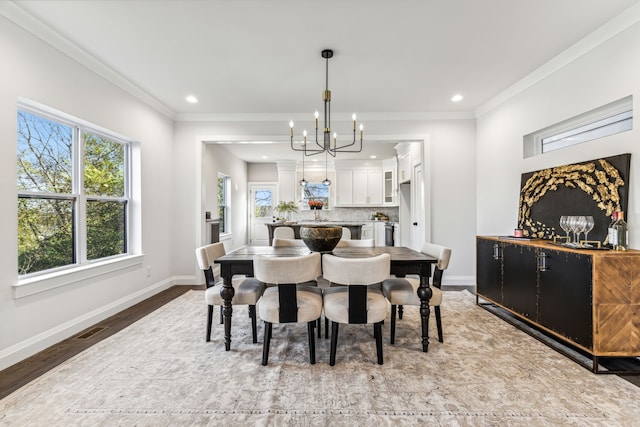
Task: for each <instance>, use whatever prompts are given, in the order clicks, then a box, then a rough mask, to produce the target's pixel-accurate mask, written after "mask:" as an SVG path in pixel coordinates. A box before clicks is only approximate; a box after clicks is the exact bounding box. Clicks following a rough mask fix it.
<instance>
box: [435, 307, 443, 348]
mask: <svg viewBox="0 0 640 427" xmlns="http://www.w3.org/2000/svg"><path fill="white" fill-rule="evenodd" d="M433 308H434V311H435V313H436V326H437V328H438V341H440V342H444V340H443V338H442V318H441V317H440V306H439V305H436V306H435V307H433Z"/></svg>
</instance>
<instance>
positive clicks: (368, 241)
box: [336, 239, 376, 248]
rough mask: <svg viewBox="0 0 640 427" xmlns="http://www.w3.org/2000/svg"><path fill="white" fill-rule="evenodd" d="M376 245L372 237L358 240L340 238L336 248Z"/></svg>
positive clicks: (371, 246)
mask: <svg viewBox="0 0 640 427" xmlns="http://www.w3.org/2000/svg"><path fill="white" fill-rule="evenodd" d="M375 245H376V241H375V240H374V239H360V240H344V239H340V240H339V241H338V244H337V245H336V248H373V247H375Z"/></svg>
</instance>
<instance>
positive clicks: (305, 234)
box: [300, 225, 342, 252]
mask: <svg viewBox="0 0 640 427" xmlns="http://www.w3.org/2000/svg"><path fill="white" fill-rule="evenodd" d="M300 238H301V239H302V241H303V242H304V244H305V245H307V247H308V248H309V249H310V250H311V251H312V252H331V251H333V248H335V247H336V245H337V244H338V242H339V241H340V239H341V238H342V227H331V226H328V225H304V226H302V227H300Z"/></svg>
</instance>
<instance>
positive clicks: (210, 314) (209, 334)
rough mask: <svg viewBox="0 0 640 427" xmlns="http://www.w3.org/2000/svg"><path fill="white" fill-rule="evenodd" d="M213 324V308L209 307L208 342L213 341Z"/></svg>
mask: <svg viewBox="0 0 640 427" xmlns="http://www.w3.org/2000/svg"><path fill="white" fill-rule="evenodd" d="M212 323H213V306H212V305H208V306H207V337H206V340H207V342H209V341H211V324H212Z"/></svg>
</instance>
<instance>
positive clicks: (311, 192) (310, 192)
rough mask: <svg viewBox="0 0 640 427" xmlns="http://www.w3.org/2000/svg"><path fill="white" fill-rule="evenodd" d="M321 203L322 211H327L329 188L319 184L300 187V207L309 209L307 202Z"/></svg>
mask: <svg viewBox="0 0 640 427" xmlns="http://www.w3.org/2000/svg"><path fill="white" fill-rule="evenodd" d="M310 201H316V202H321V203H322V206H323V209H329V186H328V185H325V184H321V183H309V184H307V185H305V186H304V187H302V206H303V207H304V209H308V208H309V202H310Z"/></svg>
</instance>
